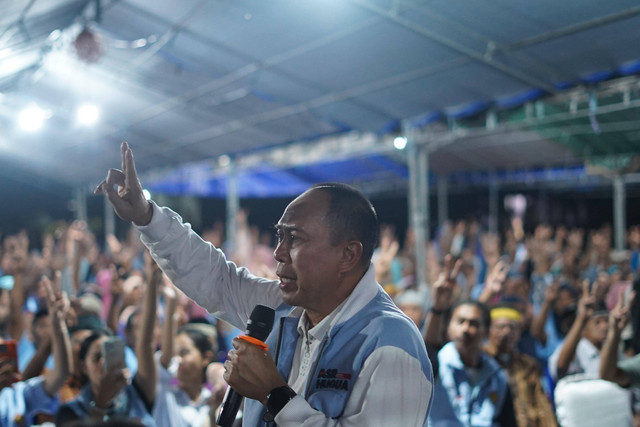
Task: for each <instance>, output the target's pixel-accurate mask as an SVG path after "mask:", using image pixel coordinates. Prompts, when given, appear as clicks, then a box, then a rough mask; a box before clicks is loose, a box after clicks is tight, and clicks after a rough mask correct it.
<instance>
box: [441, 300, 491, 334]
mask: <svg viewBox="0 0 640 427" xmlns="http://www.w3.org/2000/svg"><path fill="white" fill-rule="evenodd" d="M463 305H472V306H474V307H476V308H477V309H478V310H480V313H481V317H482V323H483V324H484V327H485V328H486V329H487V330H489V326H491V312H490V311H489V307H487V305H486V304H484V303H481V302H480V301H477V300H474V299H467V300H462V301H458V302H457V303H455V304H454V305H453V307H451V315H452V316H453V312H454V311H456V309H457V308H458V307H460V306H463Z"/></svg>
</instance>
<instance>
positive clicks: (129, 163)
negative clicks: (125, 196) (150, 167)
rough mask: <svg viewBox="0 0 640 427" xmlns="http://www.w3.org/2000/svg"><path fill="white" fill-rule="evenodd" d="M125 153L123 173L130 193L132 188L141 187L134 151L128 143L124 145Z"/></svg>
mask: <svg viewBox="0 0 640 427" xmlns="http://www.w3.org/2000/svg"><path fill="white" fill-rule="evenodd" d="M122 145H123V151H122V155H123V156H124V158H123V166H122V168H123V171H124V176H125V188H126V190H127V191H130V190H131V189H132V188H135V187H139V186H140V184H139V182H138V173H137V172H136V164H135V162H134V160H133V151H131V148H129V144H127V143H126V142H123V143H122Z"/></svg>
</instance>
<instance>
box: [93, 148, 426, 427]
mask: <svg viewBox="0 0 640 427" xmlns="http://www.w3.org/2000/svg"><path fill="white" fill-rule="evenodd" d="M121 151H122V168H123V171H118V170H115V169H111V170H110V171H109V173H108V175H107V178H106V179H105V181H104V182H103V183H101V185H100V186H99V187H98V190H97V192H103V193H106V195H107V197H108V199H109V201H110V202H111V203H112V204H113V206H114V208H115V211H116V213H117V214H118V215H119V216H120V217H121V218H122V219H124V220H126V221H132V222H133V223H134V224H135V225H137V226H138V228H139V230H140V232H141V233H142V241H143V243H144V244H145V245H146V246H147V247H148V248H149V249H150V251H151V254H152V255H153V257H154V258H155V259H156V260H157V262H158V264H159V265H160V266H161V268H162V269H163V270H164V271H165V273H167V275H168V276H169V277H170V279H171V280H172V281H173V283H175V284H176V285H177V286H178V287H179V288H181V289H182V290H183V291H184V292H185V294H187V295H188V296H189V297H191V298H192V299H194V300H196V301H198V303H199V304H200V305H202V306H203V307H205V308H207V309H208V310H209V311H210V312H211V313H213V314H215V315H216V316H218V317H220V318H221V319H224V320H226V321H228V322H229V323H231V324H232V325H234V326H236V327H238V328H244V325H245V324H246V321H247V320H248V318H249V315H250V313H251V311H252V309H253V308H254V307H255V306H256V305H257V304H262V305H266V306H269V307H273V308H275V309H276V316H277V321H276V325H277V326H276V327H275V328H274V330H273V332H272V333H271V334H270V336H269V338H268V339H267V340H266V342H267V344H268V345H269V351H268V352H266V351H264V350H262V349H260V348H259V347H257V346H255V345H252V344H249V343H247V342H245V341H243V340H239V339H235V340H234V342H233V345H234V348H235V349H234V350H232V351H231V352H230V353H229V359H228V360H227V362H225V368H226V373H225V380H226V381H227V382H228V383H229V385H230V386H231V387H233V388H234V389H235V390H236V391H237V392H238V393H240V394H241V395H243V396H245V397H247V398H250V400H248V401H247V402H245V412H244V425H251V426H257V425H262V422H263V421H271V420H274V419H275V422H276V423H277V424H278V425H281V426H287V425H289V426H299V425H302V424H303V423H304V425H308V426H312V425H326V424H327V423H329V422H331V423H336V422H337V423H343V424H350V425H367V426H388V425H402V426H404V425H407V426H408V425H411V426H416V425H426V423H427V415H428V412H429V408H430V406H431V400H432V387H433V378H432V372H431V365H430V363H429V360H428V357H427V353H426V351H425V348H424V343H423V341H422V339H421V337H420V334H419V331H418V329H417V328H416V326H415V324H413V322H412V321H411V320H410V319H408V318H407V317H406V316H405V315H403V314H402V313H401V312H400V311H399V310H398V309H397V308H396V306H395V305H394V304H393V302H392V301H391V299H390V298H389V297H388V295H387V294H386V293H385V292H384V291H383V290H382V288H381V287H380V285H378V284H377V283H376V281H375V278H374V276H375V272H374V271H373V270H374V269H373V267H372V266H371V255H372V253H373V250H374V248H375V245H376V243H377V230H378V223H377V217H376V214H375V211H374V209H373V206H371V203H370V202H369V201H368V200H367V199H366V198H365V197H364V196H363V195H362V194H361V193H360V192H358V191H357V190H355V189H353V188H351V187H349V186H346V185H342V184H320V185H316V186H313V187H312V188H311V189H310V190H308V191H306V192H305V193H303V194H302V195H301V196H299V197H298V198H296V199H295V200H294V201H293V202H291V204H289V206H287V208H286V209H285V212H284V214H283V215H282V217H281V218H280V221H279V222H278V224H277V226H276V229H277V237H278V243H277V247H276V249H275V251H274V256H275V259H276V261H277V264H278V265H277V275H278V277H279V278H280V280H275V281H274V280H266V279H260V278H257V277H255V276H252V275H251V274H250V273H249V272H248V271H247V270H246V269H244V268H237V267H236V266H235V264H233V263H231V262H227V260H226V258H225V256H224V255H223V253H222V251H220V250H219V249H216V248H214V247H213V246H212V245H210V244H208V243H205V242H204V241H203V240H202V239H201V238H200V237H199V236H198V235H197V234H195V233H194V232H193V231H192V230H191V228H190V226H189V225H188V224H183V223H182V219H181V218H180V217H179V216H178V215H177V214H176V213H175V212H172V211H171V210H169V209H166V208H163V209H161V208H159V207H157V206H156V205H155V204H153V203H152V202H148V201H146V200H145V199H144V196H143V194H142V187H141V185H140V183H139V181H138V177H137V174H136V170H135V165H134V161H133V154H132V152H131V149H130V148H129V146H128V145H127V144H126V143H123V144H122V146H121ZM114 186H118V189H117V190H116V189H115V188H114ZM274 359H275V361H274ZM326 379H330V381H326ZM390 390H392V391H393V392H392V393H390V392H389V391H390Z"/></svg>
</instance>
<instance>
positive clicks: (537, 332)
mask: <svg viewBox="0 0 640 427" xmlns="http://www.w3.org/2000/svg"><path fill="white" fill-rule="evenodd" d="M558 287H559V284H558V283H554V284H552V285H550V286H547V289H545V291H544V300H543V301H542V306H541V307H540V312H539V313H538V315H537V316H535V317H534V318H533V322H532V324H531V335H533V337H534V338H535V339H537V340H538V341H540V343H542V345H546V344H547V333H546V332H545V330H544V325H545V323H546V322H547V317H548V316H549V312H550V311H551V307H552V306H553V303H554V302H555V300H556V299H557V298H558Z"/></svg>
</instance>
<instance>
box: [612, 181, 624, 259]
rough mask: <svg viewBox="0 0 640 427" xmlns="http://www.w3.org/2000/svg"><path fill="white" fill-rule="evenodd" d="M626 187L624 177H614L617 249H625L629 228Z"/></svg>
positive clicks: (614, 219) (615, 238)
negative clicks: (626, 232)
mask: <svg viewBox="0 0 640 427" xmlns="http://www.w3.org/2000/svg"><path fill="white" fill-rule="evenodd" d="M626 198H627V194H626V188H625V183H624V178H623V177H622V176H620V175H616V176H615V177H614V178H613V230H614V234H613V235H614V243H615V249H616V250H619V251H621V250H623V249H624V234H625V231H626V228H627V215H626V209H627V207H626Z"/></svg>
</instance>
